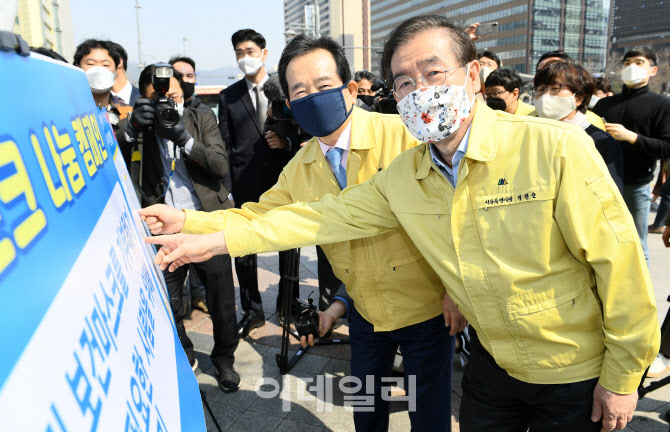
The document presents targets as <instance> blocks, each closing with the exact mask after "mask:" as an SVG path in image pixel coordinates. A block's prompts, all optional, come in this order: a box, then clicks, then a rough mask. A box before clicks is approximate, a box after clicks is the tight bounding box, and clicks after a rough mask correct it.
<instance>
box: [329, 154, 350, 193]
mask: <svg viewBox="0 0 670 432" xmlns="http://www.w3.org/2000/svg"><path fill="white" fill-rule="evenodd" d="M343 151H344V149H341V148H338V147H333V148H331V149H330V150H328V151H327V152H326V158H327V159H328V162H330V165H331V166H332V167H333V174H335V179H336V180H337V184H339V185H340V189H344V188H346V187H347V171H346V170H345V169H344V167H343V166H342V165H340V162H341V161H342V152H343Z"/></svg>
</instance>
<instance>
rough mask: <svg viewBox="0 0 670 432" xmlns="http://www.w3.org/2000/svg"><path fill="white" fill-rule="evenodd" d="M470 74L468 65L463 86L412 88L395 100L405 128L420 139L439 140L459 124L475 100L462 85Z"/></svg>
mask: <svg viewBox="0 0 670 432" xmlns="http://www.w3.org/2000/svg"><path fill="white" fill-rule="evenodd" d="M469 76H470V65H468V71H467V73H466V75H465V82H464V83H463V85H460V86H459V85H441V86H431V87H422V88H420V89H416V90H414V91H413V92H412V93H410V94H408V95H407V96H405V97H404V98H403V99H402V100H401V101H400V102H398V107H397V109H398V112H399V113H400V118H401V119H402V122H403V123H404V124H405V127H407V129H408V130H409V131H410V133H411V134H412V135H413V136H414V137H415V138H416V139H418V140H419V141H422V142H428V143H434V142H438V141H442V140H443V139H445V138H447V137H449V135H451V134H453V133H454V132H456V130H457V129H458V128H459V127H461V125H462V124H463V122H465V119H467V118H468V116H469V115H470V112H471V111H472V104H473V103H474V101H475V98H474V97H473V98H472V100H470V99H469V98H468V92H467V91H466V90H465V84H466V83H467V82H468V77H469Z"/></svg>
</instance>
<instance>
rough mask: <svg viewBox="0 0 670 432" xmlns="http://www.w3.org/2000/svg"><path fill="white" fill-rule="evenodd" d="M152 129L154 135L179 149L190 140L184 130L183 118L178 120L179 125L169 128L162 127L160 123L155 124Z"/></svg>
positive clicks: (189, 136) (188, 134) (189, 135)
mask: <svg viewBox="0 0 670 432" xmlns="http://www.w3.org/2000/svg"><path fill="white" fill-rule="evenodd" d="M154 127H155V128H156V135H158V136H159V137H161V138H165V139H168V140H170V141H172V142H173V143H175V144H177V145H178V146H179V147H184V146H185V145H186V143H187V142H188V140H190V139H191V134H190V133H188V131H187V130H186V126H185V125H184V119H183V118H182V119H179V123H177V124H176V125H174V126H173V127H171V128H166V127H164V126H163V125H161V123H160V122H156V124H155V126H154Z"/></svg>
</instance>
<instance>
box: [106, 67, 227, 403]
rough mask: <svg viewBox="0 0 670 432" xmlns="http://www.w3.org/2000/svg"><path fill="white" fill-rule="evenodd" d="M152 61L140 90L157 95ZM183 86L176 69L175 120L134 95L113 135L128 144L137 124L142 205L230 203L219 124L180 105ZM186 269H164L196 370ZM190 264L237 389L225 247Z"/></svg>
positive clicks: (219, 363)
mask: <svg viewBox="0 0 670 432" xmlns="http://www.w3.org/2000/svg"><path fill="white" fill-rule="evenodd" d="M165 66H166V67H170V66H169V65H165ZM151 68H152V66H148V67H147V68H145V69H144V70H143V71H142V73H141V75H140V79H139V85H140V93H141V95H142V97H143V98H148V99H155V98H156V97H157V93H156V91H155V89H154V85H153V81H152V75H153V73H152V69H151ZM183 93H184V92H183V89H182V86H181V74H180V73H179V72H177V71H174V76H173V77H172V78H170V88H169V91H168V93H167V96H168V97H171V98H172V99H173V100H174V101H175V103H176V104H177V111H179V112H180V114H181V119H180V120H179V122H178V123H177V124H176V125H175V126H173V127H165V126H163V125H162V124H161V122H159V121H158V120H157V116H156V114H155V110H154V107H153V106H151V103H150V101H149V100H148V99H139V100H138V101H137V103H136V104H135V109H136V111H135V114H133V115H131V116H130V119H129V120H128V121H127V123H126V124H125V125H124V128H123V129H122V131H123V132H122V133H121V134H117V135H123V136H121V137H118V138H119V144H120V146H122V147H126V148H128V147H134V146H135V142H136V141H137V138H138V136H139V134H140V132H143V142H142V147H141V168H140V170H141V174H139V175H137V174H136V171H135V170H137V169H138V167H137V165H136V164H135V163H134V162H133V163H132V164H131V176H132V177H133V180H134V181H135V182H136V188H138V193H139V195H140V196H141V200H142V205H143V206H148V205H151V204H156V203H163V202H164V203H165V204H167V205H169V206H170V207H174V208H178V209H192V210H202V211H208V212H210V211H216V210H223V209H227V208H231V207H232V206H231V205H230V202H229V200H228V191H227V190H226V189H225V187H223V185H222V183H221V180H222V179H223V177H224V176H225V175H226V174H227V173H228V156H227V154H226V150H225V147H224V143H223V140H222V139H221V134H220V133H219V131H218V129H217V124H216V117H215V116H214V113H213V112H212V111H211V110H210V111H205V110H196V109H192V108H184V107H183V102H184V100H183ZM151 127H152V128H153V130H152V129H150V128H151ZM138 149H139V147H138ZM133 159H135V158H133ZM139 178H141V180H142V181H141V186H140V187H138V186H137V183H138V182H137V180H138V179H139ZM148 222H150V221H148ZM187 269H188V267H184V268H183V269H182V268H180V269H179V270H181V271H176V272H167V271H166V272H164V276H165V282H166V283H167V288H168V292H169V295H170V302H171V307H172V313H173V314H174V319H175V325H176V327H177V333H178V334H179V339H180V341H181V343H182V347H183V348H184V351H185V352H186V356H187V357H188V359H189V362H190V363H191V367H193V370H195V369H196V367H197V361H196V359H195V357H194V354H193V343H192V342H191V340H190V339H189V337H188V336H187V335H186V330H185V329H184V323H183V319H184V316H183V315H184V308H183V304H182V297H181V291H182V286H183V284H184V280H185V278H186V271H187ZM194 269H195V270H196V272H197V273H198V275H199V276H200V279H201V280H202V281H203V282H204V283H205V288H206V297H207V304H208V307H209V312H210V316H211V318H212V323H213V332H214V348H213V349H212V353H211V355H210V358H211V360H212V363H213V364H214V366H215V368H216V373H217V378H218V381H219V386H220V387H221V389H222V390H223V391H225V392H230V391H235V390H237V389H238V388H239V385H240V376H239V374H238V373H237V372H236V371H235V369H234V368H233V363H234V360H235V356H234V353H235V350H236V349H237V345H238V343H239V339H238V337H237V326H236V312H235V285H234V283H233V273H232V265H231V259H230V255H223V256H220V257H213V258H212V259H210V260H208V261H205V262H203V263H200V264H195V265H194Z"/></svg>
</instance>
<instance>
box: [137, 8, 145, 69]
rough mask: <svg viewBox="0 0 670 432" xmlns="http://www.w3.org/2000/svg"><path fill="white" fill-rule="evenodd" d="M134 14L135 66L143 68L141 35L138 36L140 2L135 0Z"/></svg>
mask: <svg viewBox="0 0 670 432" xmlns="http://www.w3.org/2000/svg"><path fill="white" fill-rule="evenodd" d="M135 14H136V15H137V61H138V63H137V67H138V68H139V69H143V68H144V59H143V58H142V37H141V36H140V2H139V0H135Z"/></svg>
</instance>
